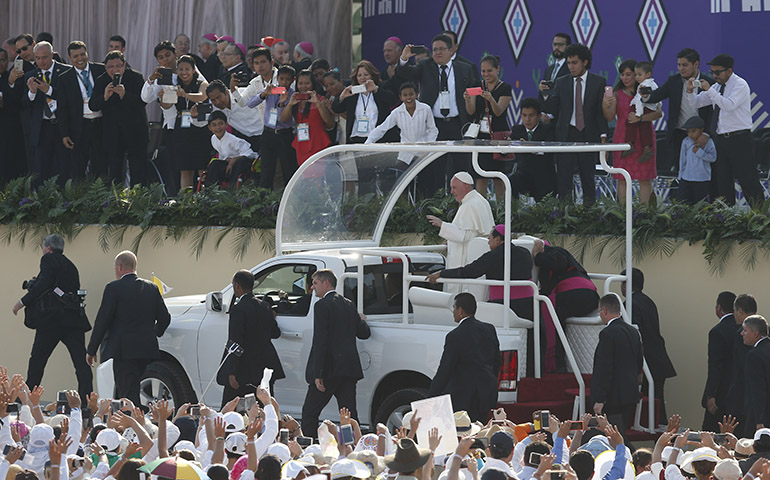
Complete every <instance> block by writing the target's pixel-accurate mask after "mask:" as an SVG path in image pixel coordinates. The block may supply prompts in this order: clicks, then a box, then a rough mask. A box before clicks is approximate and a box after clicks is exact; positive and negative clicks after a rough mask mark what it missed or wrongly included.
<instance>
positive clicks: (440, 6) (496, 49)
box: [362, 0, 770, 130]
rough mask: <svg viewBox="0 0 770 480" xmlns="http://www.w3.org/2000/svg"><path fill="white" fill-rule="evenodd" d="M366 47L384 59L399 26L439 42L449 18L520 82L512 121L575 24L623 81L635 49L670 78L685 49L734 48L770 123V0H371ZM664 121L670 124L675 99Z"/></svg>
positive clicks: (401, 31) (597, 63) (759, 120)
mask: <svg viewBox="0 0 770 480" xmlns="http://www.w3.org/2000/svg"><path fill="white" fill-rule="evenodd" d="M362 13H363V15H362V17H363V32H362V35H363V57H364V58H366V59H368V60H371V61H373V62H374V64H375V65H377V66H378V68H384V67H385V65H384V63H385V62H384V60H383V58H382V44H383V42H384V41H385V39H386V38H388V37H389V36H391V35H395V36H398V37H400V38H401V39H402V41H404V42H405V43H413V44H422V45H430V40H431V38H432V37H433V36H434V35H435V34H437V33H439V32H440V31H441V30H443V29H445V28H448V29H451V30H453V31H455V32H457V33H458V35H459V36H460V42H461V49H460V53H461V54H462V55H463V56H464V57H466V58H468V59H469V60H472V61H473V62H475V63H476V64H478V62H479V60H480V58H481V57H482V55H483V54H484V53H486V52H489V53H493V54H495V55H498V56H500V58H501V66H502V77H503V79H504V80H505V81H506V82H507V83H509V84H511V85H512V86H513V92H514V95H513V101H512V102H511V108H510V112H509V121H511V123H519V104H520V102H521V99H522V98H524V97H528V96H536V95H537V89H536V85H537V84H538V83H539V81H540V79H541V78H542V76H543V72H544V71H545V68H546V67H547V66H548V64H549V62H552V61H553V59H552V58H551V41H552V40H553V35H554V33H556V32H566V33H569V34H570V35H571V36H572V38H573V42H581V43H584V44H586V45H588V46H590V47H591V49H592V51H593V68H592V69H591V70H592V71H593V72H594V73H599V74H601V75H603V76H605V77H607V79H608V84H609V83H614V82H615V81H616V79H617V67H616V65H618V64H619V63H620V62H621V61H623V60H625V59H628V58H635V59H636V60H651V61H653V62H654V65H655V69H654V76H655V79H656V81H657V82H658V84H662V83H663V82H664V81H665V80H666V78H667V77H668V76H669V75H671V74H672V73H676V53H677V52H678V51H679V50H681V49H682V48H685V47H690V48H695V49H696V50H697V51H698V52H699V53H700V55H701V71H707V70H708V68H709V67H708V65H706V62H707V61H709V60H710V59H711V58H713V57H714V56H715V55H716V54H718V53H729V54H731V55H732V56H733V57H734V58H735V72H736V73H737V74H738V75H740V76H742V77H743V78H745V79H746V80H747V81H748V82H749V85H750V86H751V89H752V113H753V119H754V128H755V129H757V128H768V127H770V109H768V108H767V107H766V105H770V103H769V102H770V82H768V79H770V63H768V62H767V59H766V58H765V56H764V52H765V47H766V44H767V32H768V27H769V26H770V0H689V1H687V0H363V12H362ZM663 111H664V117H663V118H662V119H661V120H659V122H658V124H657V125H656V126H657V129H658V130H662V129H665V121H666V115H665V114H667V112H668V109H667V106H666V105H665V104H664V108H663Z"/></svg>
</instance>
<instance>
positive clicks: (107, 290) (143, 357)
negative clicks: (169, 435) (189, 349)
mask: <svg viewBox="0 0 770 480" xmlns="http://www.w3.org/2000/svg"><path fill="white" fill-rule="evenodd" d="M114 267H115V278H116V279H117V280H115V281H113V282H110V283H108V284H107V286H106V287H104V294H103V295H102V304H101V305H100V306H99V313H98V314H97V315H96V321H95V322H94V331H93V332H92V334H91V341H90V342H89V343H88V349H87V350H86V362H88V364H89V365H90V366H93V365H94V362H95V361H96V351H97V349H98V348H99V345H102V361H104V360H107V359H110V358H111V359H112V371H113V375H114V377H115V398H128V399H129V400H131V401H132V402H134V404H135V405H139V404H140V401H139V381H140V380H141V378H142V374H143V373H144V369H145V368H146V367H147V365H149V364H150V363H152V362H153V361H154V360H157V359H159V358H160V350H159V349H158V339H157V337H161V336H162V335H163V332H165V331H166V328H168V325H169V323H170V322H171V316H170V315H169V313H168V310H167V309H166V304H165V303H163V298H162V297H161V295H160V291H159V290H158V287H157V286H156V285H155V284H154V283H152V282H150V281H149V280H144V279H142V278H139V277H138V276H137V275H136V255H134V254H133V252H130V251H128V250H125V251H123V252H120V253H119V254H118V256H117V257H115V265H114Z"/></svg>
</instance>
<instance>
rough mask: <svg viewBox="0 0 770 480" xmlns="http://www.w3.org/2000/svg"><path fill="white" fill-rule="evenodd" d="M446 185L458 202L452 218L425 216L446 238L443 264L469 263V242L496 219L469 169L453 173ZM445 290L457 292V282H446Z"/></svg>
mask: <svg viewBox="0 0 770 480" xmlns="http://www.w3.org/2000/svg"><path fill="white" fill-rule="evenodd" d="M449 187H450V191H451V192H452V195H454V197H455V200H457V202H458V203H460V207H459V208H458V209H457V214H455V218H454V219H452V221H451V222H445V221H442V220H441V219H440V218H438V217H435V216H433V215H427V216H426V218H427V219H428V221H429V222H430V223H431V225H433V226H434V227H439V228H440V230H439V232H438V234H439V235H440V236H441V238H443V239H445V240H446V241H447V256H446V267H447V268H457V267H462V266H465V265H466V264H467V263H468V260H469V259H468V243H470V241H471V240H472V239H474V238H476V237H486V236H487V235H489V232H490V231H492V229H493V228H494V227H495V219H494V217H492V208H491V207H490V206H489V201H487V199H486V198H484V196H483V195H481V194H480V193H479V192H477V191H476V190H474V188H473V187H474V182H473V177H471V175H470V174H469V173H468V172H458V173H456V174H455V175H454V176H453V177H452V180H451V181H450V182H449ZM471 260H472V259H471ZM444 290H445V291H447V292H451V293H459V291H460V287H459V286H457V284H455V285H448V286H447V288H445V289H444ZM477 293H478V291H476V292H474V294H477ZM477 296H478V295H477Z"/></svg>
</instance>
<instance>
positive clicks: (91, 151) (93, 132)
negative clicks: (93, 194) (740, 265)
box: [70, 118, 107, 180]
mask: <svg viewBox="0 0 770 480" xmlns="http://www.w3.org/2000/svg"><path fill="white" fill-rule="evenodd" d="M81 122H82V127H81V133H80V138H78V139H77V141H75V139H74V138H73V139H72V141H73V142H75V148H73V149H72V150H71V151H70V153H71V155H72V162H71V163H72V171H71V173H70V177H71V178H73V179H75V180H81V179H83V178H85V176H86V171H87V170H88V171H89V172H90V174H91V176H92V177H93V178H99V177H105V176H106V175H107V162H106V160H105V158H104V142H103V139H102V135H103V133H102V119H101V118H94V119H88V118H84V119H82V120H81ZM89 164H90V169H89V168H88V166H89Z"/></svg>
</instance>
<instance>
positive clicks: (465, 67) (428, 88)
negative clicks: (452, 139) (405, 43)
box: [396, 58, 479, 140]
mask: <svg viewBox="0 0 770 480" xmlns="http://www.w3.org/2000/svg"><path fill="white" fill-rule="evenodd" d="M396 73H397V74H398V75H399V76H401V77H403V78H405V79H407V80H409V81H412V82H419V83H420V98H419V100H420V101H421V102H422V103H427V104H428V105H429V106H430V108H433V105H435V103H436V101H438V94H439V89H440V88H441V85H440V80H439V77H440V75H441V73H440V70H439V66H438V64H437V63H436V62H435V61H434V60H433V59H432V58H426V59H423V60H421V61H420V63H418V64H417V65H404V66H403V67H398V69H397V70H396ZM451 74H452V75H454V77H455V101H456V102H457V111H458V112H459V113H460V122H461V123H466V122H467V121H468V112H467V111H466V110H465V98H464V97H463V93H465V89H466V88H468V87H477V86H479V81H478V80H477V79H476V75H475V74H474V68H473V66H472V65H471V64H470V63H468V62H467V61H462V60H457V59H455V60H454V61H453V62H452V72H451ZM458 140H459V139H458Z"/></svg>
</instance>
